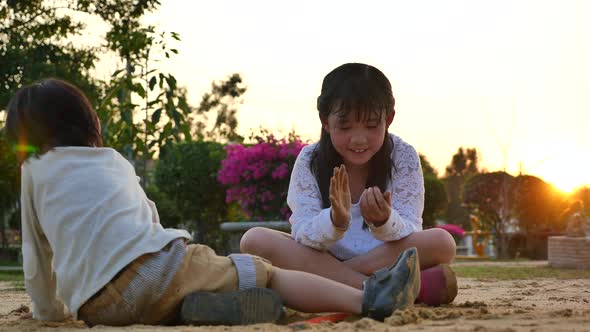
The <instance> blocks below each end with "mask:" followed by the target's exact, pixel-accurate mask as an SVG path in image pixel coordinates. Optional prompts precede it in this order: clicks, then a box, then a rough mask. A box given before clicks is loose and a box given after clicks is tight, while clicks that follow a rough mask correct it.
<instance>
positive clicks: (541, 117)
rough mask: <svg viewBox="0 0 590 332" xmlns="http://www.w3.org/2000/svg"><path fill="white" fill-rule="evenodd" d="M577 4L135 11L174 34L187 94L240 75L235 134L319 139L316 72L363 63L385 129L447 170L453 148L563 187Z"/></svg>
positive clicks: (570, 183) (587, 165) (584, 150)
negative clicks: (388, 96)
mask: <svg viewBox="0 0 590 332" xmlns="http://www.w3.org/2000/svg"><path fill="white" fill-rule="evenodd" d="M589 17H590V2H588V1H567V0H566V1H538V0H527V1H525V0H522V1H518V0H514V1H474V0H472V1H308V0H301V1H229V0H216V1H188V0H162V6H161V8H160V9H159V10H158V11H157V12H155V13H153V14H151V15H149V16H148V17H147V18H146V23H150V24H154V25H156V27H157V29H158V30H160V31H168V32H170V31H174V32H178V33H179V34H180V35H181V38H182V41H181V42H179V43H177V44H176V45H175V46H177V48H178V50H179V54H178V55H177V56H174V57H173V58H172V59H171V60H169V61H168V62H166V63H163V64H162V67H163V69H165V70H167V71H170V72H171V73H172V74H174V75H175V76H176V78H177V79H178V81H179V83H180V84H181V85H184V86H186V87H187V88H188V91H189V97H190V99H191V101H192V103H193V104H198V102H199V101H200V98H201V96H202V94H203V93H205V92H207V91H209V89H210V85H211V81H212V80H220V79H223V78H225V77H227V76H228V75H230V74H232V73H240V74H241V75H242V77H243V79H244V81H245V83H246V85H247V86H248V91H247V92H246V94H245V95H244V104H243V105H242V106H241V107H240V109H239V115H238V119H239V132H240V133H242V134H245V135H247V134H248V133H249V132H250V131H251V130H253V129H256V128H258V127H259V126H263V127H265V128H268V129H271V130H272V131H279V130H281V131H282V132H284V133H286V132H288V131H289V130H290V129H295V131H296V132H297V133H299V134H301V135H302V136H303V137H304V138H306V139H310V140H312V141H313V140H316V139H317V138H318V137H319V130H320V125H319V121H318V118H317V111H316V108H315V105H316V98H317V96H318V95H319V92H320V87H321V82H322V79H323V77H324V76H325V75H326V74H327V73H328V72H329V71H331V70H332V69H333V68H335V67H337V66H338V65H341V64H343V63H346V62H364V63H368V64H371V65H374V66H376V67H377V68H379V69H381V70H382V71H383V72H384V73H385V75H386V76H387V77H388V78H389V79H390V81H391V83H392V86H393V93H394V96H395V98H396V111H397V114H396V118H395V120H394V123H393V125H392V127H390V131H391V132H393V133H395V134H397V135H399V136H401V137H402V138H403V139H404V140H406V141H407V142H409V143H410V144H412V145H413V146H414V147H415V148H416V149H417V150H418V151H419V152H420V153H422V154H424V155H425V156H426V157H427V158H428V159H429V160H430V162H431V163H432V164H433V165H434V166H435V168H437V169H438V170H439V173H441V174H442V173H443V172H444V168H445V166H446V165H448V164H449V163H450V160H451V157H452V155H453V154H454V153H455V152H456V151H457V149H458V148H459V147H460V146H463V147H476V148H477V149H478V151H479V152H480V156H481V158H482V160H481V161H482V166H484V167H485V168H486V169H487V170H490V171H492V170H501V169H504V168H506V170H507V171H508V172H510V173H512V174H517V173H518V172H519V169H522V170H523V171H524V172H525V173H530V174H532V175H537V176H540V177H542V178H543V179H545V180H547V181H549V182H551V183H553V184H555V185H556V186H557V187H559V188H561V189H564V190H571V189H572V188H574V187H575V186H578V185H580V184H584V183H586V184H590V98H589V95H590V19H589Z"/></svg>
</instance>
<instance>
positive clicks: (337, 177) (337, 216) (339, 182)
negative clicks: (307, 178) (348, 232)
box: [330, 165, 352, 228]
mask: <svg viewBox="0 0 590 332" xmlns="http://www.w3.org/2000/svg"><path fill="white" fill-rule="evenodd" d="M330 203H331V204H332V212H331V217H332V224H334V226H335V227H338V228H348V225H349V224H350V207H351V205H352V203H351V199H350V187H349V186H348V173H346V167H345V166H344V165H341V166H339V167H334V173H333V175H332V178H330Z"/></svg>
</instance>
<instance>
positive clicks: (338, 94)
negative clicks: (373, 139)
mask: <svg viewBox="0 0 590 332" xmlns="http://www.w3.org/2000/svg"><path fill="white" fill-rule="evenodd" d="M394 106H395V99H394V98H393V93H392V91H391V83H389V80H388V79H387V77H385V75H384V74H383V73H382V72H381V71H380V70H379V69H377V68H375V67H373V66H369V65H366V64H362V63H347V64H344V65H341V66H340V67H338V68H336V69H334V70H332V71H331V72H330V73H329V74H328V75H326V77H325V78H324V81H323V82H322V92H321V95H320V96H319V97H318V102H317V108H318V111H319V116H320V119H321V120H322V122H325V121H327V120H328V116H329V115H330V114H332V113H336V114H338V116H341V117H346V116H348V114H350V112H354V113H355V114H356V117H357V119H358V120H363V119H367V118H368V117H369V116H370V115H373V114H376V115H377V116H378V119H380V120H381V119H383V118H387V116H389V115H392V114H393V113H394V112H395V110H394ZM392 150H393V141H392V140H391V138H390V137H389V135H388V133H387V132H385V136H384V137H383V146H382V147H381V149H380V150H379V151H378V152H377V153H376V154H375V155H374V156H373V158H371V160H370V170H369V177H368V179H367V187H371V186H377V187H379V189H381V191H382V192H384V191H385V190H386V186H387V182H388V181H389V180H391V170H392V160H391V152H392ZM342 163H343V160H342V157H341V156H340V155H339V154H338V152H337V151H336V149H335V148H334V146H333V145H332V141H331V140H330V134H329V133H328V132H327V131H326V130H324V129H322V133H321V136H320V142H319V143H318V145H317V146H316V148H315V150H314V151H313V154H312V158H311V162H310V168H311V170H312V172H313V173H314V175H315V177H316V180H317V182H318V185H319V187H320V193H321V195H322V205H323V207H324V208H327V207H329V206H330V198H329V197H330V194H329V190H330V177H331V176H332V171H333V168H334V167H336V166H339V165H341V164H342Z"/></svg>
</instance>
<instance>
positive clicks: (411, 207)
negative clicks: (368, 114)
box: [370, 137, 424, 241]
mask: <svg viewBox="0 0 590 332" xmlns="http://www.w3.org/2000/svg"><path fill="white" fill-rule="evenodd" d="M393 159H394V164H395V169H394V170H393V175H392V183H391V187H390V190H391V207H392V211H391V215H390V216H389V220H387V222H386V223H385V224H384V225H382V226H380V227H374V228H373V227H371V228H370V229H371V232H372V233H373V236H374V237H375V238H376V239H378V240H381V241H395V240H399V239H401V238H404V237H406V236H408V235H410V234H412V233H414V232H417V231H421V230H422V212H423V211H424V177H423V175H422V167H421V165H420V158H419V157H418V153H417V152H416V150H415V149H414V148H413V147H412V146H411V145H409V144H407V143H405V142H404V141H402V140H401V139H399V138H397V137H396V138H395V139H394V153H393Z"/></svg>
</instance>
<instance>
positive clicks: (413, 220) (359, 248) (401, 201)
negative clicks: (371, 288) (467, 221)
mask: <svg viewBox="0 0 590 332" xmlns="http://www.w3.org/2000/svg"><path fill="white" fill-rule="evenodd" d="M389 135H390V137H391V138H392V139H393V152H392V155H391V158H392V160H393V161H394V166H395V167H394V168H393V169H392V177H391V178H392V181H391V183H388V185H387V190H388V191H391V207H392V210H391V214H390V216H389V219H388V220H387V222H386V223H385V224H383V225H382V226H380V227H371V226H369V227H368V228H365V229H363V227H362V226H363V217H362V216H361V211H360V204H359V203H357V204H352V208H351V217H352V218H351V219H352V220H351V223H350V227H349V228H348V230H346V231H345V232H343V231H341V230H338V229H336V228H335V227H334V226H333V225H332V221H331V220H330V208H327V209H322V197H321V194H320V188H319V186H318V183H317V181H316V178H315V176H314V175H313V173H312V172H311V169H310V167H309V163H310V160H311V156H312V152H313V151H314V149H315V147H316V146H317V143H315V144H311V145H308V146H306V147H304V148H303V150H301V153H300V154H299V156H298V157H297V161H296V162H295V166H294V168H293V172H292V173H291V181H290V183H289V192H288V195H287V203H288V204H289V207H290V208H291V210H292V212H293V214H292V215H291V218H290V219H289V222H290V223H291V234H292V236H293V238H294V239H295V240H296V241H297V242H299V243H301V244H304V245H306V246H309V247H312V248H316V249H320V250H326V249H327V250H329V251H330V252H331V253H332V254H333V255H334V256H336V257H337V258H339V259H341V260H347V259H350V258H352V257H354V256H357V255H362V254H364V253H367V252H368V251H370V250H371V249H373V248H375V247H377V246H379V245H381V244H382V243H383V242H387V241H395V240H399V239H401V238H404V237H406V236H408V235H410V234H412V233H413V232H416V231H420V230H422V212H423V210H424V178H423V175H422V168H421V166H420V158H419V157H418V153H416V150H415V149H414V148H413V147H412V146H411V145H409V144H408V143H406V142H404V141H403V140H402V139H401V138H399V137H397V136H395V135H393V134H389Z"/></svg>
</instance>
